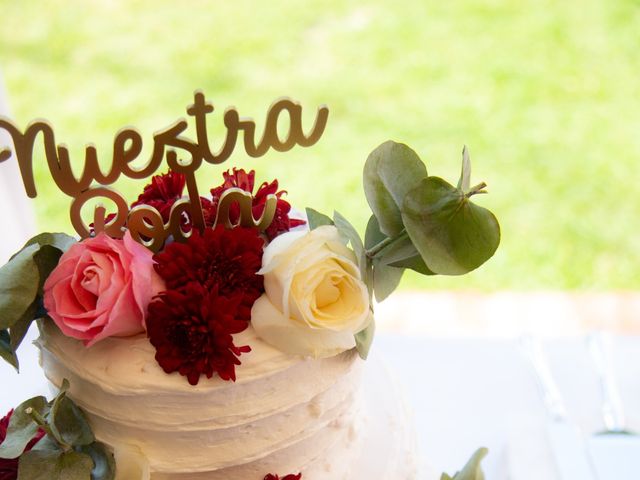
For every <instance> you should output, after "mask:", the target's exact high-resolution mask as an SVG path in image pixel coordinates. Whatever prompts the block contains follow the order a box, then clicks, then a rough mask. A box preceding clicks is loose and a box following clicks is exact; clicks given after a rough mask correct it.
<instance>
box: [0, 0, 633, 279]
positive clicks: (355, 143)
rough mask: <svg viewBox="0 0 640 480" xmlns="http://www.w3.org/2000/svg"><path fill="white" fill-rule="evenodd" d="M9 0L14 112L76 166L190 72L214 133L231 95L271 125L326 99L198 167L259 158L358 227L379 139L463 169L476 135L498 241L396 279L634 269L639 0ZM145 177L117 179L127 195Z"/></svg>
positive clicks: (40, 207)
mask: <svg viewBox="0 0 640 480" xmlns="http://www.w3.org/2000/svg"><path fill="white" fill-rule="evenodd" d="M0 12H1V18H2V28H0V70H1V72H2V76H3V77H4V82H5V85H6V89H7V91H8V94H9V101H10V104H11V107H12V111H13V114H14V117H15V119H16V121H17V122H18V124H19V125H20V126H21V127H25V126H26V124H27V122H29V121H30V120H31V119H33V118H37V117H44V118H47V119H49V120H50V121H51V122H52V123H53V124H54V125H55V129H56V134H57V139H58V141H59V142H64V143H66V144H67V145H69V147H70V148H71V152H72V154H73V155H74V159H75V162H76V164H77V165H78V168H80V165H81V164H82V154H83V149H82V147H83V145H84V144H85V143H86V142H93V143H95V144H96V145H97V147H98V150H99V152H100V153H101V154H102V158H103V159H105V160H107V161H109V157H110V155H111V145H112V142H113V136H114V134H115V132H116V131H117V130H118V129H119V128H120V127H122V126H124V125H131V124H132V125H135V126H136V127H138V128H139V129H140V130H141V131H142V132H143V134H144V136H145V139H149V140H151V135H152V132H153V131H154V130H157V129H160V128H162V127H164V126H166V125H168V124H170V123H172V122H173V121H174V120H175V119H177V118H178V117H182V116H184V115H185V112H184V109H185V107H186V105H187V104H189V103H190V102H191V101H192V93H193V91H194V90H195V89H203V90H204V91H205V93H206V94H207V97H208V99H209V100H210V101H212V102H213V103H214V104H215V105H216V107H217V109H216V112H214V113H213V114H212V115H210V116H209V125H210V137H211V138H212V144H213V145H214V146H217V145H219V144H220V143H221V141H222V138H223V135H224V129H223V124H222V112H223V111H224V109H225V108H226V107H227V106H229V105H235V106H236V107H237V108H238V110H239V111H240V113H241V114H242V115H247V116H252V117H254V118H255V119H256V120H257V121H258V124H259V125H262V122H263V120H264V116H265V113H266V110H267V108H268V106H269V104H270V103H271V101H272V100H274V99H275V98H277V97H279V96H283V95H287V96H290V97H293V98H294V99H297V100H299V101H301V103H302V104H303V106H304V108H305V111H306V119H307V123H306V124H307V125H308V124H309V122H310V119H311V118H312V116H313V114H314V112H315V108H316V107H317V106H318V105H320V104H322V103H326V104H327V105H329V107H330V109H331V115H330V119H329V124H328V127H327V130H326V133H325V135H324V136H323V138H322V140H321V141H320V142H319V143H318V144H317V145H315V146H314V147H312V148H309V149H303V148H297V149H295V150H293V151H291V152H289V153H285V154H279V153H275V154H269V155H268V156H266V157H263V158H261V159H257V160H256V159H251V158H248V157H247V156H246V155H245V154H244V153H243V152H242V151H241V149H238V151H237V152H236V154H235V155H234V156H233V157H232V158H231V160H230V161H229V162H227V163H226V164H224V165H222V166H218V167H211V166H207V167H203V169H202V170H201V171H200V172H199V181H200V185H201V193H203V192H206V191H208V188H209V187H211V186H214V185H217V184H219V183H220V179H221V176H220V172H221V171H222V170H223V169H227V168H230V167H232V166H243V167H245V168H255V169H256V170H257V172H258V173H257V176H258V179H260V180H271V179H272V178H274V177H277V178H278V179H279V180H280V182H281V185H282V187H284V188H285V189H286V190H288V192H289V200H290V201H291V202H292V203H293V204H295V205H296V206H299V207H303V206H313V207H314V208H316V209H317V210H320V211H324V212H330V211H331V210H332V209H334V208H336V209H338V210H339V211H340V212H341V213H343V214H344V215H345V216H347V217H348V218H350V219H352V220H353V222H354V223H355V224H356V225H357V226H359V227H360V228H361V230H364V225H365V222H366V219H367V218H368V215H369V211H368V207H367V204H366V202H365V199H364V194H363V192H362V186H361V173H362V165H363V163H364V161H365V159H366V157H367V155H368V153H369V152H370V151H371V150H372V149H373V148H375V147H376V146H377V145H378V144H380V143H382V142H383V141H385V140H387V139H393V140H396V141H401V142H404V143H407V144H408V145H410V146H411V147H413V148H414V149H415V150H416V151H417V152H418V153H419V154H420V156H421V157H422V158H423V160H424V161H425V162H426V163H427V167H428V169H429V172H430V174H435V175H439V176H442V177H444V178H446V179H448V180H449V181H450V182H452V183H455V182H456V181H457V178H458V175H459V168H460V158H461V149H462V146H463V144H467V145H468V146H469V148H470V152H471V158H472V160H473V166H474V170H473V175H472V183H478V182H480V181H482V180H484V181H486V182H487V183H488V184H489V190H490V195H486V196H481V197H475V199H476V201H477V202H478V203H480V204H481V205H484V206H486V207H488V208H490V209H492V210H493V211H494V212H495V213H496V215H497V216H498V218H499V219H500V222H501V225H502V232H503V240H502V245H501V247H500V248H499V251H498V253H497V254H496V256H495V257H494V258H493V259H492V260H491V261H490V262H489V263H487V264H486V265H485V266H483V267H482V268H480V269H479V270H477V271H475V272H473V273H472V274H470V275H468V276H466V277H461V278H455V277H454V278H444V277H443V278H418V277H417V276H413V275H406V277H405V279H404V280H403V286H404V287H405V288H457V289H467V288H476V289H482V290H496V289H541V288H542V289H550V288H551V289H633V288H638V287H640V275H638V273H637V270H638V268H640V248H639V247H640V228H639V226H638V221H637V220H638V218H639V216H640V199H639V198H638V195H637V193H636V188H637V187H636V184H635V181H636V180H637V179H638V178H639V175H638V173H639V168H638V165H639V159H640V108H639V107H640V105H639V99H640V55H639V53H638V46H639V45H640V2H638V1H637V0H613V1H612V0H563V1H552V0H509V1H506V0H505V1H499V0H454V1H440V0H427V1H425V0H407V1H383V0H376V1H366V0H365V1H337V0H332V1H327V0H323V1H319V0H315V1H309V0H307V1H305V2H300V1H294V0H286V1H277V2H251V1H247V0H240V1H234V2H222V1H219V2H205V1H189V2H173V1H172V2H169V1H158V0H154V1H129V2H125V1H116V0H111V1H108V0H102V1H97V0H72V1H49V2H46V3H42V2H35V1H20V2H16V1H14V0H0ZM149 145H150V142H149V144H148V145H147V146H149ZM146 151H147V152H148V150H146ZM145 156H146V155H145ZM35 164H36V166H35V170H36V179H37V180H36V181H37V187H38V190H39V196H38V198H37V199H35V200H34V205H35V208H36V210H37V215H38V220H39V225H40V227H41V228H42V229H43V230H66V231H71V226H70V223H69V221H68V206H69V203H70V201H69V199H68V198H67V197H65V196H64V195H62V194H61V193H59V192H58V191H57V190H56V188H55V186H54V185H53V183H52V182H51V180H50V176H49V172H48V170H47V168H46V164H45V161H44V158H43V157H39V158H37V160H36V162H35ZM143 185H144V183H134V182H131V181H127V180H126V179H123V180H121V181H120V182H119V183H118V188H119V189H121V190H122V191H124V192H126V193H127V194H128V195H129V197H130V198H135V196H136V194H137V192H138V191H139V190H141V189H142V187H143ZM5 208H7V207H5Z"/></svg>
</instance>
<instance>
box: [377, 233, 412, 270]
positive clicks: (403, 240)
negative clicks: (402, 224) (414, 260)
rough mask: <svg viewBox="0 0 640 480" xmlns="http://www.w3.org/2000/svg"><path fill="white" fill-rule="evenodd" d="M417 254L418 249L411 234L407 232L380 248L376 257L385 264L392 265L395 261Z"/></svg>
mask: <svg viewBox="0 0 640 480" xmlns="http://www.w3.org/2000/svg"><path fill="white" fill-rule="evenodd" d="M415 255H418V250H417V249H416V247H415V246H414V245H413V242H412V241H411V238H409V235H408V234H407V233H406V232H405V233H404V234H402V235H401V236H399V237H396V239H395V240H394V241H392V242H391V243H389V245H387V246H386V247H384V248H383V249H382V250H380V252H379V253H378V254H377V255H376V259H378V260H380V261H381V262H382V263H384V264H385V265H391V264H392V263H394V262H399V261H401V260H405V259H407V258H411V257H413V256H415Z"/></svg>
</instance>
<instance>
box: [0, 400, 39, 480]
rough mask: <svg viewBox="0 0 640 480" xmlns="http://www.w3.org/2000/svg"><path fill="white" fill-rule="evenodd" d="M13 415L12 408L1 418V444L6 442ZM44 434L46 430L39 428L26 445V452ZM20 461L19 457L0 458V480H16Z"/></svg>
mask: <svg viewBox="0 0 640 480" xmlns="http://www.w3.org/2000/svg"><path fill="white" fill-rule="evenodd" d="M11 415H13V410H10V411H9V413H7V414H6V415H5V416H4V417H3V418H2V419H1V420H0V444H1V443H2V442H4V439H5V438H6V437H7V428H9V421H10V420H11ZM44 435H45V432H44V430H42V429H41V428H39V429H38V431H37V432H36V434H35V435H34V436H33V438H32V439H31V440H30V441H29V443H28V444H27V446H26V447H25V449H24V452H27V451H29V450H31V449H32V448H33V446H34V445H35V444H36V443H38V441H40V439H41V438H42V437H44ZM24 452H23V453H24ZM18 461H19V458H0V480H16V479H17V478H18Z"/></svg>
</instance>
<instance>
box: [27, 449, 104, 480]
mask: <svg viewBox="0 0 640 480" xmlns="http://www.w3.org/2000/svg"><path fill="white" fill-rule="evenodd" d="M92 468H93V460H91V457H90V456H89V455H87V454H85V453H81V452H76V451H74V450H69V451H66V452H64V451H58V452H56V451H45V450H30V451H28V452H25V453H24V454H23V455H22V456H21V457H20V463H19V464H18V480H53V479H60V480H91V469H92Z"/></svg>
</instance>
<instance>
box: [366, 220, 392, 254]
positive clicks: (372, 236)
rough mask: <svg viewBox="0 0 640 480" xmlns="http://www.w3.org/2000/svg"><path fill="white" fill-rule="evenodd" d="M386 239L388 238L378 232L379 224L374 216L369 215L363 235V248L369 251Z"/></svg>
mask: <svg viewBox="0 0 640 480" xmlns="http://www.w3.org/2000/svg"><path fill="white" fill-rule="evenodd" d="M387 238H389V237H387V236H386V235H385V234H384V233H382V231H381V230H380V223H379V222H378V219H377V218H376V216H375V215H371V217H369V221H368V222H367V229H366V230H365V233H364V248H366V249H367V250H370V249H372V248H373V247H375V246H376V245H378V244H379V243H381V242H383V241H384V240H386V239H387Z"/></svg>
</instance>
